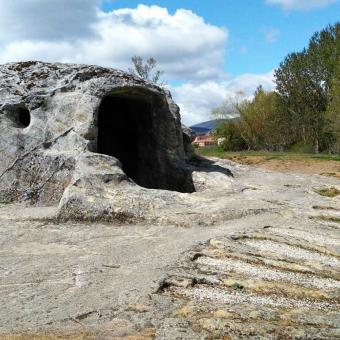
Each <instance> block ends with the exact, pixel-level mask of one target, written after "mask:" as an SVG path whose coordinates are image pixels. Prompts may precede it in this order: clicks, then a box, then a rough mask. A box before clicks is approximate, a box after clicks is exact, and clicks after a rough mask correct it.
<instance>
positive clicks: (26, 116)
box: [17, 107, 31, 128]
mask: <svg viewBox="0 0 340 340" xmlns="http://www.w3.org/2000/svg"><path fill="white" fill-rule="evenodd" d="M17 120H18V125H19V126H20V127H24V128H26V127H28V126H29V125H30V123H31V115H30V112H29V111H28V109H26V108H23V107H22V108H19V109H18V116H17Z"/></svg>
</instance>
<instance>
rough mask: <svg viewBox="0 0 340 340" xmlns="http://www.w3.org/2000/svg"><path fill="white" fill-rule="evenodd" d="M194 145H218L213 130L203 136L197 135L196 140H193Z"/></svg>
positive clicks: (200, 146)
mask: <svg viewBox="0 0 340 340" xmlns="http://www.w3.org/2000/svg"><path fill="white" fill-rule="evenodd" d="M192 144H193V145H195V146H197V147H199V148H202V147H205V146H211V145H216V141H215V139H214V137H213V135H212V133H211V132H209V133H207V134H205V135H201V136H197V137H196V138H195V139H194V141H193V142H192Z"/></svg>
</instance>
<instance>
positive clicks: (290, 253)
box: [244, 240, 340, 267]
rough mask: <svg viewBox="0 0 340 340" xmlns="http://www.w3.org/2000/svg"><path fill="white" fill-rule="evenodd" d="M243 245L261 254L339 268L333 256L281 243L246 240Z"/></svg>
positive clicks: (339, 264)
mask: <svg viewBox="0 0 340 340" xmlns="http://www.w3.org/2000/svg"><path fill="white" fill-rule="evenodd" d="M244 243H245V244H246V245H248V246H250V247H252V248H255V249H258V250H260V251H261V252H266V253H274V254H275V255H279V256H284V257H286V258H293V259H297V260H303V261H308V262H318V263H320V264H323V265H326V266H330V267H339V266H340V261H339V260H338V259H337V258H335V257H333V256H328V255H324V254H320V253H318V252H315V251H311V250H305V249H302V248H299V247H295V246H290V245H287V244H283V243H278V242H274V241H270V240H246V241H244Z"/></svg>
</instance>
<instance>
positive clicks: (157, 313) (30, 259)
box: [0, 161, 340, 339]
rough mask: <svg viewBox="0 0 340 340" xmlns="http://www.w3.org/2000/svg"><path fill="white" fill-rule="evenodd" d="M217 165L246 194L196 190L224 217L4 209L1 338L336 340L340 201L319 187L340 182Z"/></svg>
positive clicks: (0, 226)
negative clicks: (91, 219)
mask: <svg viewBox="0 0 340 340" xmlns="http://www.w3.org/2000/svg"><path fill="white" fill-rule="evenodd" d="M218 162H219V164H220V165H221V166H225V167H228V168H230V169H231V170H232V172H233V173H234V176H235V180H236V181H238V182H239V183H240V185H241V187H242V188H243V189H242V190H241V191H227V190H226V191H225V193H224V195H223V193H222V192H220V193H219V194H218V196H216V195H214V190H213V189H212V188H207V189H206V190H205V191H202V192H200V193H195V194H192V195H191V198H190V200H191V201H190V202H191V203H190V204H192V202H194V201H195V200H197V202H198V204H201V206H200V208H201V209H203V208H204V206H203V203H202V202H210V204H207V208H208V209H210V207H212V206H213V205H214V204H215V205H217V206H218V207H219V209H217V210H216V212H218V211H223V213H224V214H225V216H229V218H225V220H223V221H221V220H219V219H216V223H209V225H207V224H205V223H204V221H201V220H197V219H195V218H192V220H191V221H190V223H189V222H188V221H189V220H190V219H186V224H185V227H179V226H178V225H181V223H178V225H176V224H175V223H173V224H166V223H164V224H161V223H157V224H154V225H152V224H145V225H143V224H141V225H114V224H110V223H106V224H103V223H102V224H100V223H96V224H92V223H71V222H70V223H58V222H56V220H55V214H56V211H55V210H54V209H53V208H48V209H46V208H34V209H33V210H30V209H28V208H24V207H23V206H15V205H14V206H13V205H3V206H1V207H0V244H1V247H0V249H1V250H0V303H1V305H2V306H3V308H1V310H0V333H1V334H2V335H1V336H0V339H1V338H9V336H11V339H24V338H27V337H33V336H34V337H35V338H37V339H39V338H40V339H49V338H51V339H56V338H58V337H59V338H60V337H61V338H70V339H85V338H88V339H95V338H98V339H106V338H107V339H112V338H115V337H124V336H126V337H128V336H130V337H131V338H137V339H147V338H158V339H175V338H180V339H208V338H223V337H226V338H228V337H229V338H232V339H240V338H252V337H253V338H268V337H273V338H279V337H281V338H282V337H284V338H289V337H310V338H315V337H319V338H323V337H327V336H329V337H334V338H335V337H337V336H339V328H338V325H339V314H338V312H337V311H338V310H339V299H338V296H339V287H340V286H339V261H340V260H339V258H340V254H339V253H340V251H339V246H340V243H339V240H340V233H339V229H338V226H339V224H338V223H337V222H336V221H337V218H338V216H339V211H340V204H339V198H337V197H335V198H328V197H323V196H320V195H318V194H317V193H315V192H314V189H317V188H320V187H331V186H338V185H339V184H340V183H339V181H338V180H336V179H332V178H326V177H322V176H308V175H295V174H280V173H272V172H269V171H264V170H260V169H256V168H250V167H246V166H240V165H236V164H234V163H231V162H228V161H218ZM188 195H189V194H188ZM211 202H215V203H214V204H212V203H211ZM230 202H232V204H231V203H230ZM268 205H269V206H270V207H271V209H263V210H261V209H260V208H261V206H263V207H268ZM252 206H254V207H257V208H258V209H257V210H256V211H255V210H254V209H253V210H252V209H251V207H252ZM190 207H191V205H190V206H188V210H187V211H186V210H185V207H182V210H181V211H178V210H174V211H172V216H176V214H178V219H179V220H180V221H182V219H183V215H187V216H190V215H189V214H190ZM223 207H225V208H224V210H223V209H222V208H223ZM274 208H275V209H274ZM167 209H168V210H167V212H168V213H170V211H171V206H169V207H168V208H167ZM174 209H176V207H174ZM228 209H234V211H237V212H238V214H229V215H228V214H227V213H228ZM212 213H214V212H212ZM194 216H197V215H194ZM206 216H208V215H207V214H206ZM321 217H324V218H321ZM327 217H329V218H327Z"/></svg>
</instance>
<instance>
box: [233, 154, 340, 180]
mask: <svg viewBox="0 0 340 340" xmlns="http://www.w3.org/2000/svg"><path fill="white" fill-rule="evenodd" d="M231 160H233V161H235V162H237V163H240V164H245V165H253V166H258V167H260V168H263V169H267V170H272V171H277V172H285V173H287V172H288V173H289V172H292V173H302V174H316V175H324V176H332V177H336V178H340V162H339V161H324V160H318V159H303V158H301V160H281V159H268V158H267V157H262V156H246V157H237V156H235V157H232V158H231Z"/></svg>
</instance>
